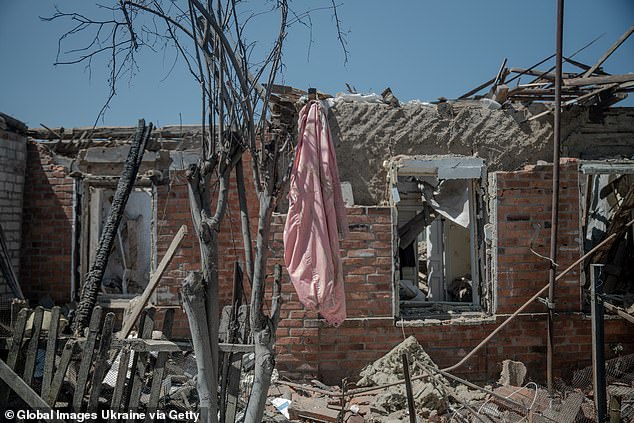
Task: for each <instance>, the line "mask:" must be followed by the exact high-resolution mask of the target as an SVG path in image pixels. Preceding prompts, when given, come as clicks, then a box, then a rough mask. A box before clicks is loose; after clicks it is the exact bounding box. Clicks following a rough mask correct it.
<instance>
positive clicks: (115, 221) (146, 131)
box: [72, 119, 152, 336]
mask: <svg viewBox="0 0 634 423" xmlns="http://www.w3.org/2000/svg"><path fill="white" fill-rule="evenodd" d="M151 132H152V124H150V125H148V126H145V120H143V119H139V124H138V126H137V129H136V133H135V134H134V141H133V142H132V145H131V146H130V152H129V153H128V158H127V159H126V161H125V164H124V166H123V171H122V172H121V177H120V178H119V183H118V184H117V189H116V191H115V193H114V198H113V199H112V206H111V207H110V212H109V213H108V218H107V220H106V223H105V225H104V227H103V231H102V232H101V237H100V238H99V245H98V246H97V252H96V254H95V261H94V262H93V263H92V265H91V267H90V271H89V272H88V274H87V275H86V280H85V281H84V284H83V286H82V290H81V299H80V300H79V304H78V306H77V314H76V315H75V320H74V321H73V327H72V328H73V331H74V332H75V335H77V336H80V335H81V331H82V330H83V328H84V327H85V326H86V323H88V321H89V320H90V315H91V314H92V311H93V309H94V308H95V304H96V303H97V293H98V292H99V288H100V287H101V281H102V279H103V275H104V272H105V271H106V265H107V264H108V258H109V257H110V251H111V250H112V246H113V243H114V239H115V236H116V234H117V229H118V228H119V223H120V222H121V217H122V216H123V212H124V211H125V206H126V204H127V202H128V198H129V197H130V192H132V188H133V187H134V182H135V181H136V176H137V173H138V172H139V167H141V160H142V159H143V152H144V151H145V146H146V144H147V142H148V140H149V138H150V134H151Z"/></svg>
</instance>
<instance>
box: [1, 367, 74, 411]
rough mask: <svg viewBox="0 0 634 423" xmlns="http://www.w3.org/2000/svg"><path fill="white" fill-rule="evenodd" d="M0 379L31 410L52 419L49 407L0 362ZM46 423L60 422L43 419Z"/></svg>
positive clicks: (11, 370)
mask: <svg viewBox="0 0 634 423" xmlns="http://www.w3.org/2000/svg"><path fill="white" fill-rule="evenodd" d="M0 378H1V379H2V380H3V381H4V382H5V383H6V384H7V385H8V386H9V388H11V389H12V390H13V392H15V393H16V394H18V396H19V397H20V398H22V400H23V401H24V402H26V403H27V404H28V405H29V407H31V408H32V409H33V410H39V411H41V412H43V413H46V414H47V415H50V416H51V417H52V410H51V407H50V406H49V405H48V404H47V403H46V401H44V400H43V399H42V397H40V396H39V395H38V394H37V393H36V392H35V391H34V390H33V389H32V388H31V387H30V386H29V385H28V384H27V383H26V382H25V381H24V380H22V379H21V378H20V376H18V375H17V374H16V373H15V372H14V371H13V369H11V367H9V365H8V364H7V363H5V362H4V361H2V360H0ZM43 420H46V421H47V422H62V420H58V419H53V418H44V419H43Z"/></svg>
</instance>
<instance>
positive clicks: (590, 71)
mask: <svg viewBox="0 0 634 423" xmlns="http://www.w3.org/2000/svg"><path fill="white" fill-rule="evenodd" d="M632 32H634V25H632V26H631V27H630V28H629V29H628V30H627V31H625V33H624V34H623V35H621V38H619V39H618V40H616V42H615V43H614V44H612V47H610V48H609V49H608V51H606V52H605V54H604V55H603V56H601V58H600V59H599V60H598V61H597V63H595V64H594V65H592V67H590V69H588V70H587V71H586V73H584V74H583V76H582V78H584V79H585V78H589V77H590V75H592V74H593V73H594V71H596V70H597V69H598V68H599V66H601V65H602V64H603V62H605V61H606V60H607V59H608V57H610V55H612V53H614V51H615V50H616V49H617V48H619V46H620V45H621V44H623V43H624V42H625V40H627V39H628V38H629V36H630V35H632Z"/></svg>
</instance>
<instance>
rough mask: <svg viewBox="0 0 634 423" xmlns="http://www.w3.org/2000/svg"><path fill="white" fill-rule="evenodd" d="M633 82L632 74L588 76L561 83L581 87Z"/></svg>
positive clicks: (633, 75) (633, 74)
mask: <svg viewBox="0 0 634 423" xmlns="http://www.w3.org/2000/svg"><path fill="white" fill-rule="evenodd" d="M629 81H634V73H625V74H623V75H609V76H589V77H586V78H572V79H564V80H563V83H564V85H565V86H567V87H581V86H584V85H596V84H610V83H615V82H616V83H620V82H629Z"/></svg>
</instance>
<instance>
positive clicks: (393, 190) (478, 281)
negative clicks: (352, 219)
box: [385, 155, 491, 319]
mask: <svg viewBox="0 0 634 423" xmlns="http://www.w3.org/2000/svg"><path fill="white" fill-rule="evenodd" d="M385 167H386V168H387V171H388V178H387V179H388V193H389V202H390V207H391V210H392V252H393V257H392V298H393V303H392V312H393V315H394V317H395V318H396V319H403V318H404V317H403V316H402V313H401V302H400V298H399V281H400V263H399V246H398V244H399V236H398V224H399V222H398V216H399V206H398V204H399V203H400V201H401V199H400V193H399V192H398V181H399V176H400V177H409V176H413V177H430V176H432V177H436V178H438V179H439V180H443V179H445V180H449V179H465V180H469V181H470V184H469V218H470V224H469V240H470V241H469V244H470V245H469V251H470V256H471V257H470V268H471V276H472V301H471V302H470V303H465V302H452V301H433V300H432V301H424V302H421V305H422V304H425V305H427V304H429V313H427V312H424V311H421V312H420V313H417V317H415V318H418V316H419V315H420V318H424V317H425V316H426V315H428V314H429V315H431V314H433V317H434V318H443V317H445V316H443V313H442V312H441V313H439V310H438V309H442V310H446V311H447V313H446V314H447V315H455V314H456V313H459V314H468V313H477V314H481V313H482V312H483V311H486V310H485V308H486V305H485V304H483V302H482V298H480V295H479V293H480V291H481V287H483V286H484V285H485V284H488V283H489V281H488V280H487V279H488V277H487V272H486V270H485V268H484V267H482V266H484V264H485V263H486V240H485V237H484V226H485V223H486V222H485V220H486V210H485V205H486V201H485V194H484V193H485V192H486V191H485V190H486V182H487V175H486V167H485V164H484V160H483V159H481V158H478V157H471V156H454V155H451V156H397V157H394V158H392V159H391V160H389V161H388V162H386V164H385ZM406 207H408V206H406ZM445 270H446V268H445V267H444V265H443V275H444V272H445ZM443 283H444V285H445V287H446V283H447V281H446V280H445V281H444V282H443ZM488 303H489V304H490V303H491V301H489V302H488ZM408 318H410V317H408Z"/></svg>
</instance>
